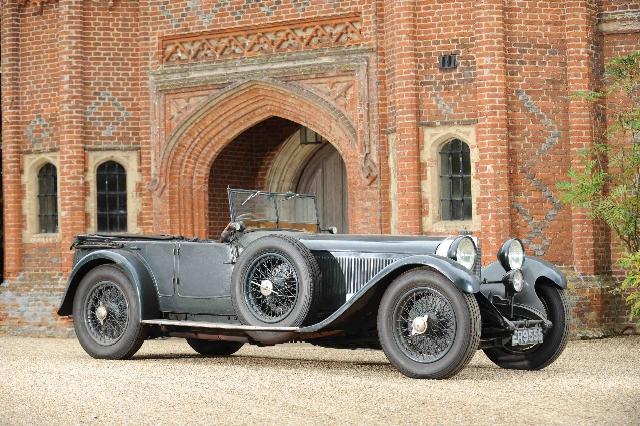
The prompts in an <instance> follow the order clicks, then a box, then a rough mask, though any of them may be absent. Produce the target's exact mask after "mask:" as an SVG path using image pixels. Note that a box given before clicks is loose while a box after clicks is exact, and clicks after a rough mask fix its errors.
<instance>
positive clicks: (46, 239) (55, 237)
mask: <svg viewBox="0 0 640 426" xmlns="http://www.w3.org/2000/svg"><path fill="white" fill-rule="evenodd" d="M25 240H26V242H27V243H31V244H38V243H59V242H60V233H59V232H55V233H46V234H44V233H43V234H31V235H28V236H27V238H25Z"/></svg>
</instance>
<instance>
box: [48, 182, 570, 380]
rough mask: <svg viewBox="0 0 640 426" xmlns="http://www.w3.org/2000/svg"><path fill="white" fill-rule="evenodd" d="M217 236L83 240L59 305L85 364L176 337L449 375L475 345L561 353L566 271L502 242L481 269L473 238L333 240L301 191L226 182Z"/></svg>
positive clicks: (509, 364)
mask: <svg viewBox="0 0 640 426" xmlns="http://www.w3.org/2000/svg"><path fill="white" fill-rule="evenodd" d="M229 205H230V211H231V222H230V223H229V225H228V226H227V227H226V229H225V230H224V232H222V235H221V236H220V240H219V241H216V240H199V239H189V238H184V237H176V236H143V235H82V236H78V237H77V239H76V241H75V243H74V245H73V247H74V248H75V263H74V265H75V266H74V268H73V271H72V272H71V274H70V277H69V281H68V285H67V289H66V291H65V294H64V296H63V299H62V303H61V306H60V308H59V311H58V314H59V315H63V316H66V315H73V320H74V321H73V322H74V327H75V331H76V335H77V337H78V340H79V341H80V344H81V345H82V347H83V348H84V349H85V350H86V351H87V353H89V354H90V355H91V356H93V357H95V358H107V359H124V358H129V357H131V356H133V355H134V354H135V353H136V351H137V350H138V349H139V348H140V346H141V345H142V343H143V341H144V340H145V339H148V338H154V337H160V336H174V337H183V338H186V340H187V342H188V344H189V345H190V346H191V347H192V348H193V349H194V350H195V351H197V352H199V353H200V354H202V355H206V356H227V355H231V354H233V353H234V352H236V351H238V350H239V349H240V347H241V346H242V345H243V344H246V343H250V344H256V345H274V344H278V343H286V342H291V341H304V342H308V343H311V344H314V345H318V346H324V347H330V348H351V349H353V348H375V349H382V350H384V353H385V354H386V356H387V358H388V359H389V361H390V362H391V363H392V364H393V365H394V366H395V367H396V368H397V369H398V370H400V371H401V372H402V373H403V374H405V375H407V376H410V377H415V378H435V379H441V378H447V377H451V376H453V375H454V374H456V373H457V372H458V371H460V370H461V369H462V368H463V367H464V366H465V365H466V364H467V363H468V362H469V361H470V360H471V358H472V357H473V354H474V353H475V352H476V350H477V349H482V350H484V352H485V354H486V355H487V356H488V357H489V358H490V359H491V360H492V361H493V362H494V363H496V364H497V365H499V366H500V367H503V368H511V369H525V370H535V369H541V368H544V367H546V366H547V365H549V364H551V363H552V362H553V361H554V360H555V359H556V358H557V357H558V356H559V355H560V353H561V352H562V351H563V349H564V347H565V345H566V342H567V335H568V331H569V309H568V305H567V301H566V299H565V294H564V290H565V288H566V286H567V282H566V279H565V277H564V276H563V274H562V273H561V272H560V271H558V270H557V269H556V268H555V267H554V266H552V265H551V264H549V263H547V262H545V261H544V260H541V259H538V258H535V257H529V256H526V255H525V252H524V247H523V245H522V243H521V242H520V240H518V239H510V240H508V241H506V242H505V243H504V245H503V246H502V248H501V249H500V251H499V253H497V256H498V260H497V261H496V262H494V263H492V264H491V265H489V266H487V267H486V268H484V269H482V270H481V266H480V253H479V244H478V241H477V239H476V238H475V237H472V236H470V235H459V236H454V237H430V236H419V237H404V236H386V235H385V236H380V235H375V236H374V235H337V234H336V232H335V228H332V229H321V227H320V224H319V221H318V214H317V208H316V200H315V198H314V197H312V196H309V195H302V194H294V193H269V192H264V191H249V190H237V189H230V190H229Z"/></svg>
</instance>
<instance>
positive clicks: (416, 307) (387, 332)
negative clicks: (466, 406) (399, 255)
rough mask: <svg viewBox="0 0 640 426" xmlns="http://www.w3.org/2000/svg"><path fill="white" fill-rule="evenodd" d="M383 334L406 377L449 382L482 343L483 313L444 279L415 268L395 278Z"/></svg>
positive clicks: (384, 304)
mask: <svg viewBox="0 0 640 426" xmlns="http://www.w3.org/2000/svg"><path fill="white" fill-rule="evenodd" d="M378 335H379V338H380V344H381V345H382V349H383V350H384V353H385V354H386V356H387V358H388V359H389V361H390V362H391V363H392V364H393V365H394V366H395V367H396V368H397V369H398V370H400V372H402V374H404V375H406V376H409V377H413V378H418V379H446V378H448V377H451V376H453V375H455V374H456V373H457V372H458V371H460V370H461V369H462V368H463V367H464V366H466V365H467V364H468V363H469V361H471V358H473V354H474V353H475V352H476V350H477V349H478V344H479V342H480V309H479V308H478V303H477V302H476V299H475V297H474V296H473V295H472V294H465V293H461V292H460V290H458V289H457V288H456V287H454V285H453V284H452V283H451V282H450V281H449V280H448V279H446V278H445V277H443V276H442V275H440V274H438V273H436V272H433V271H431V270H428V269H423V268H420V269H413V270H411V271H409V272H405V273H404V274H402V275H400V276H399V277H398V278H396V279H395V280H394V281H393V282H392V283H391V285H390V286H389V288H388V289H387V290H386V292H385V293H384V295H383V297H382V300H381V302H380V308H379V310H378Z"/></svg>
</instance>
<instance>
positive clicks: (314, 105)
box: [155, 80, 379, 238]
mask: <svg viewBox="0 0 640 426" xmlns="http://www.w3.org/2000/svg"><path fill="white" fill-rule="evenodd" d="M270 117H281V118H284V119H287V120H290V121H294V122H296V123H299V124H301V125H303V126H306V127H308V128H310V129H311V130H313V131H315V132H317V133H319V134H321V135H322V136H323V137H325V138H326V139H327V140H329V141H330V142H331V143H332V144H333V145H334V146H335V147H336V149H337V150H338V152H339V153H340V155H341V156H342V158H343V160H344V162H345V164H346V165H347V175H348V177H349V182H351V183H352V191H351V192H353V193H354V195H353V202H352V200H351V199H350V208H357V205H358V199H360V198H362V199H363V200H367V199H368V201H369V202H370V200H371V199H372V198H370V197H375V199H377V198H378V196H379V194H378V191H376V190H375V189H374V188H373V187H371V186H369V184H368V182H367V181H366V179H365V178H364V177H363V176H362V173H361V167H360V161H359V157H360V155H359V153H358V149H357V146H358V144H357V135H356V130H355V126H354V125H353V124H352V123H351V122H350V121H349V119H348V118H347V117H346V116H344V114H342V113H341V112H340V111H339V110H338V109H336V108H335V107H333V106H332V105H331V104H330V103H329V102H327V101H326V100H324V99H322V98H321V97H319V96H317V95H315V94H313V93H311V92H309V91H308V90H306V89H304V88H302V87H301V86H298V85H296V84H292V83H283V82H280V81H275V80H251V81H245V82H242V83H239V84H235V85H233V86H231V87H229V88H227V89H225V90H223V91H222V92H219V93H218V94H216V95H215V96H214V97H212V98H211V99H210V100H209V101H208V102H206V103H205V104H204V105H203V106H202V107H201V108H200V109H198V110H197V111H195V112H194V113H192V114H191V116H189V118H188V119H187V120H185V121H184V122H183V124H182V125H181V126H179V127H178V128H177V129H176V130H175V132H174V133H173V134H172V136H171V137H170V138H169V140H168V141H167V143H166V144H165V145H164V147H163V148H162V150H161V152H160V159H159V175H158V178H159V184H158V188H157V191H158V194H159V195H160V199H161V202H160V205H159V206H156V209H155V211H156V218H155V219H156V221H155V222H156V223H157V224H158V225H159V227H161V229H163V230H171V232H172V233H179V234H183V235H190V236H197V237H202V238H204V237H206V236H207V208H206V206H207V198H208V194H207V188H208V186H207V182H208V179H209V171H210V169H211V166H212V164H213V162H214V160H215V159H216V157H217V156H218V155H219V154H220V152H221V151H222V150H223V149H224V148H225V147H226V146H227V145H228V144H229V143H231V142H232V141H233V140H234V139H235V138H236V137H237V136H238V135H240V134H241V133H242V132H243V131H245V130H246V129H248V128H250V127H252V126H254V125H256V124H257V123H260V122H262V121H264V120H266V119H267V118H270ZM359 186H361V188H359V190H358V189H357V188H355V187H359ZM366 197H369V198H366ZM352 206H353V207H352ZM167 212H168V213H169V214H168V215H167V214H166V213H167ZM350 217H352V218H353V217H354V215H350ZM378 224H379V219H378V221H376V223H375V225H378ZM367 226H369V227H371V220H368V221H367V222H366V225H365V226H362V227H358V226H350V229H362V230H363V231H366V227H367ZM374 231H378V232H379V227H376V228H375V229H372V230H371V231H370V232H374Z"/></svg>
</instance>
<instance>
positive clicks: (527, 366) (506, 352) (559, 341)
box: [484, 284, 570, 370]
mask: <svg viewBox="0 0 640 426" xmlns="http://www.w3.org/2000/svg"><path fill="white" fill-rule="evenodd" d="M536 293H537V294H538V297H539V298H540V300H541V301H542V304H543V305H544V307H545V310H546V311H547V318H548V319H549V320H550V321H551V322H552V323H553V327H552V328H551V329H550V330H549V331H547V333H545V335H544V341H543V342H542V343H541V344H539V345H536V346H533V347H532V348H527V349H523V350H520V349H516V348H512V347H510V346H505V347H502V348H490V349H485V350H484V353H485V354H486V355H487V357H488V358H489V359H490V360H491V361H493V363H494V364H496V365H498V366H499V367H502V368H507V369H511V370H541V369H543V368H545V367H547V366H548V365H549V364H551V363H552V362H554V361H555V360H556V359H557V358H558V357H559V356H560V354H562V351H564V348H565V347H566V346H567V341H568V339H569V327H570V311H569V304H568V303H567V298H566V296H565V294H564V291H563V290H560V289H559V288H556V287H554V286H552V285H547V284H542V285H539V286H537V287H536Z"/></svg>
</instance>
